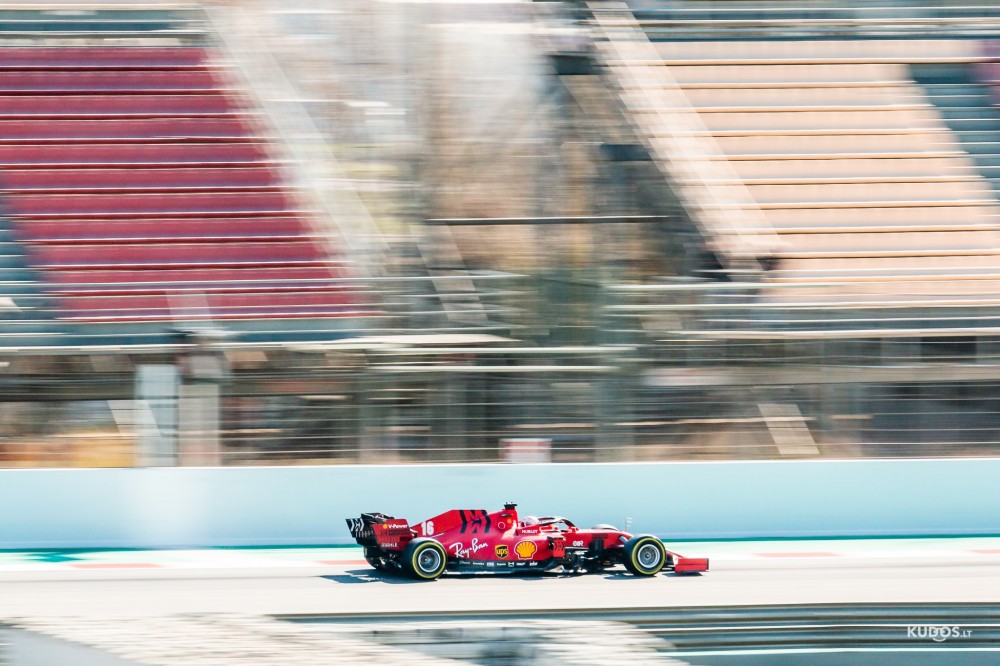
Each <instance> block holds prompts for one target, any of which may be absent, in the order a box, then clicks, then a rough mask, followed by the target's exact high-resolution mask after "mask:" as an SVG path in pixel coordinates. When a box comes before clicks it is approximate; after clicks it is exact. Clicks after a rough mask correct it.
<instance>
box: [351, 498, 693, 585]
mask: <svg viewBox="0 0 1000 666" xmlns="http://www.w3.org/2000/svg"><path fill="white" fill-rule="evenodd" d="M347 526H348V528H349V529H350V532H351V536H352V537H354V539H355V540H356V541H357V542H358V544H359V545H361V546H363V547H364V552H365V560H367V561H368V563H369V564H370V565H372V566H373V567H375V568H376V569H378V570H381V571H399V572H403V573H405V574H407V575H409V576H411V577H413V578H417V579H420V580H434V579H435V578H437V577H438V576H440V575H441V574H443V573H444V572H445V571H446V570H449V571H460V572H461V571H464V572H470V571H494V572H503V571H507V572H511V571H548V570H551V569H555V568H557V567H562V569H563V570H564V571H569V572H573V573H576V572H580V571H586V572H590V573H596V572H600V571H603V570H604V569H605V568H607V567H612V566H615V565H618V564H622V565H624V566H625V569H627V570H628V571H629V572H630V573H632V574H635V575H637V576H654V575H656V574H658V573H659V572H661V571H664V570H666V571H673V572H675V573H679V574H681V573H683V574H687V573H700V572H702V571H708V559H706V558H693V557H682V556H681V555H678V554H677V553H674V552H671V551H669V550H667V549H666V548H665V547H664V546H663V542H662V541H660V539H658V538H657V537H655V536H652V535H649V534H639V535H632V534H629V533H627V532H623V531H621V530H619V529H617V528H615V527H612V526H611V525H597V526H596V527H591V528H589V529H581V528H579V527H577V526H576V525H574V524H573V523H572V522H570V521H569V520H567V519H566V518H563V517H561V516H549V517H545V518H534V517H531V516H526V517H525V518H523V519H520V518H518V515H517V505H516V504H505V505H504V508H503V510H502V511H496V512H494V513H488V512H487V511H486V510H484V509H453V510H451V511H446V512H445V513H442V514H441V515H438V516H434V517H433V518H429V519H427V520H425V521H423V522H421V523H418V524H417V525H412V526H411V525H410V524H409V523H408V522H407V521H406V520H405V519H403V518H393V517H392V516H387V515H385V514H382V513H363V514H361V516H360V517H359V518H348V519H347Z"/></svg>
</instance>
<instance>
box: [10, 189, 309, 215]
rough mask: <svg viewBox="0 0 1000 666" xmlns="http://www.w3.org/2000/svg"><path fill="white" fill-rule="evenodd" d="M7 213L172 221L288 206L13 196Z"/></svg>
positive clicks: (275, 199)
mask: <svg viewBox="0 0 1000 666" xmlns="http://www.w3.org/2000/svg"><path fill="white" fill-rule="evenodd" d="M6 204H7V213H8V214H10V215H20V216H28V217H65V218H72V217H110V216H118V215H121V216H127V215H140V216H150V217H171V216H177V215H198V214H205V213H212V214H216V215H219V214H222V215H245V214H248V213H249V214H253V213H259V214H269V213H283V212H285V211H287V210H289V209H290V208H291V202H290V201H289V200H288V198H287V197H286V196H285V194H284V193H282V192H247V193H243V194H215V193H208V194H204V193H193V194H15V195H10V196H8V197H7V202H6Z"/></svg>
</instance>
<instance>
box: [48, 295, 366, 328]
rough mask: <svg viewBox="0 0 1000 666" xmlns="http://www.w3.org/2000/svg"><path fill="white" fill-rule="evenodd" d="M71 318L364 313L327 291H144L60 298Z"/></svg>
mask: <svg viewBox="0 0 1000 666" xmlns="http://www.w3.org/2000/svg"><path fill="white" fill-rule="evenodd" d="M61 303H62V306H63V310H64V311H65V312H66V314H67V316H68V317H70V318H73V319H83V320H92V321H93V320H102V319H104V320H143V319H146V320H149V319H190V318H197V317H204V318H211V319H245V318H259V317H337V316H354V315H358V314H363V313H362V311H361V310H360V308H359V302H358V299H356V298H353V297H351V296H348V295H341V294H335V293H329V294H298V293H286V294H235V295H234V294H204V295H203V294H195V295H190V296H188V297H185V296H184V295H180V294H144V295H142V296H80V297H69V298H63V299H61Z"/></svg>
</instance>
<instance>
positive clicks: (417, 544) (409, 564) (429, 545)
mask: <svg viewBox="0 0 1000 666" xmlns="http://www.w3.org/2000/svg"><path fill="white" fill-rule="evenodd" d="M400 561H401V563H402V565H403V571H404V572H405V573H406V574H407V575H409V576H412V577H413V578H416V579H418V580H434V579H435V578H437V577H438V576H440V575H441V574H443V573H444V568H445V566H446V565H447V564H448V554H447V553H446V552H445V550H444V546H442V545H441V544H440V543H438V542H437V541H435V540H434V539H414V540H413V541H411V542H410V543H408V544H406V548H404V549H403V553H402V556H401V557H400Z"/></svg>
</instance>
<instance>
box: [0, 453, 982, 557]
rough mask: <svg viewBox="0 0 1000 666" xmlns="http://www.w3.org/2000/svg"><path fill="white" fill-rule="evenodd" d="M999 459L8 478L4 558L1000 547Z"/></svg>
mask: <svg viewBox="0 0 1000 666" xmlns="http://www.w3.org/2000/svg"><path fill="white" fill-rule="evenodd" d="M998 480H1000V458H996V459H950V460H858V461H829V462H816V461H802V462H705V463H701V462H693V463H636V464H631V463H628V464H533V465H502V464H495V465H412V466H397V465H391V466H390V465H375V466H329V467H253V468H146V469H51V470H48V469H46V470H2V471H0V501H2V506H3V507H4V509H3V512H2V514H0V548H6V549H13V548H72V547H80V548H85V547H180V546H190V547H198V546H225V545H284V544H330V543H347V542H348V541H349V537H348V534H347V530H346V526H345V524H344V518H346V517H350V516H357V515H358V514H359V513H361V512H362V511H382V512H384V513H388V514H391V515H396V516H400V517H405V518H409V519H410V520H411V521H418V520H422V519H425V518H429V517H431V516H433V515H435V514H437V513H440V512H442V511H445V510H447V509H450V508H487V509H490V510H494V509H498V508H500V507H501V505H502V504H503V502H504V501H516V502H518V503H519V505H520V506H519V510H520V511H521V513H522V515H525V514H535V515H551V514H556V515H564V516H567V517H569V518H570V519H572V520H573V521H575V522H576V523H577V524H579V525H583V526H589V525H592V524H596V523H611V524H613V525H616V526H618V527H624V522H625V519H626V517H631V518H632V525H631V531H633V532H650V533H653V534H658V535H660V536H663V537H668V538H672V539H702V538H704V539H713V538H738V537H781V536H796V537H805V536H865V535H867V536H892V535H949V534H1000V481H998Z"/></svg>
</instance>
